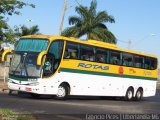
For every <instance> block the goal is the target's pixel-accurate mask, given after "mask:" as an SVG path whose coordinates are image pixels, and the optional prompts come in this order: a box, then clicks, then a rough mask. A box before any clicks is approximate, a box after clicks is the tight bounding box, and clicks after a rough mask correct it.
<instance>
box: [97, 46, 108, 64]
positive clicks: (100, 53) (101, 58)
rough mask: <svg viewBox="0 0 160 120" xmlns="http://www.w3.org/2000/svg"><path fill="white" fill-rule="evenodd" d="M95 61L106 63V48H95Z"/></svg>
mask: <svg viewBox="0 0 160 120" xmlns="http://www.w3.org/2000/svg"><path fill="white" fill-rule="evenodd" d="M96 61H97V62H101V63H107V50H105V49H101V48H97V50H96Z"/></svg>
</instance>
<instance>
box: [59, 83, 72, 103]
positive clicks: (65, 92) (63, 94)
mask: <svg viewBox="0 0 160 120" xmlns="http://www.w3.org/2000/svg"><path fill="white" fill-rule="evenodd" d="M68 93H69V87H68V86H66V85H63V84H62V85H60V86H59V87H58V91H57V94H56V98H57V99H59V100H64V99H66V97H67V95H68Z"/></svg>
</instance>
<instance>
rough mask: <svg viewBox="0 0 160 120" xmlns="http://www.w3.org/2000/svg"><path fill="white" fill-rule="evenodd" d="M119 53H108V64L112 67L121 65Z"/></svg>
mask: <svg viewBox="0 0 160 120" xmlns="http://www.w3.org/2000/svg"><path fill="white" fill-rule="evenodd" d="M120 55H121V54H120V52H117V51H110V63H111V64H114V65H120V64H121V59H120V58H121V57H120Z"/></svg>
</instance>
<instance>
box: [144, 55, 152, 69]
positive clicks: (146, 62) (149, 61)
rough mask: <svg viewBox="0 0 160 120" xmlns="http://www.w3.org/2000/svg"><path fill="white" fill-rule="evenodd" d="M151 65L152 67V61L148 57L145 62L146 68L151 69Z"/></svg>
mask: <svg viewBox="0 0 160 120" xmlns="http://www.w3.org/2000/svg"><path fill="white" fill-rule="evenodd" d="M150 65H151V59H150V58H149V57H146V58H145V62H144V68H145V69H150Z"/></svg>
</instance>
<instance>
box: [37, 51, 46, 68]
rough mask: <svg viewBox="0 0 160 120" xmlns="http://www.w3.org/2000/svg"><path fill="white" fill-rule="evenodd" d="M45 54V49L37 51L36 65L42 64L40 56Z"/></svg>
mask: <svg viewBox="0 0 160 120" xmlns="http://www.w3.org/2000/svg"><path fill="white" fill-rule="evenodd" d="M46 54H47V52H46V51H42V52H40V53H39V55H38V58H37V65H42V58H43V56H44V55H46Z"/></svg>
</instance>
